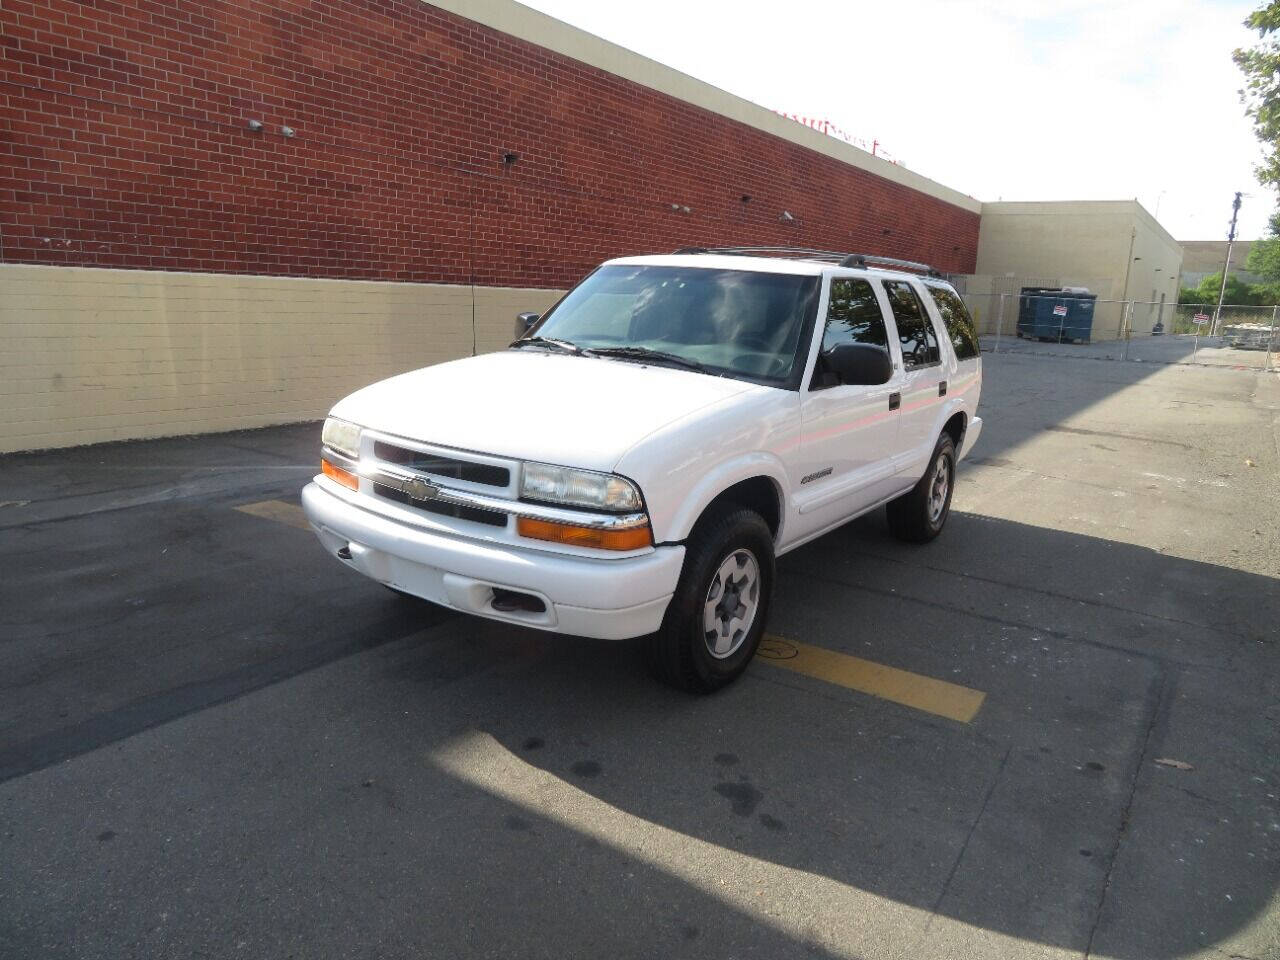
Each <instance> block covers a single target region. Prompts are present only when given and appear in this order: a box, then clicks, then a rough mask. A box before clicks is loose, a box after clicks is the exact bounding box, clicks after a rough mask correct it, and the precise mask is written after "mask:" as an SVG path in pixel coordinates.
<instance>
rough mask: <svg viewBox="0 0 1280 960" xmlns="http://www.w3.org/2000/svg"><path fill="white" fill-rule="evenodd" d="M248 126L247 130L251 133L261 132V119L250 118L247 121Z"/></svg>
mask: <svg viewBox="0 0 1280 960" xmlns="http://www.w3.org/2000/svg"><path fill="white" fill-rule="evenodd" d="M248 127H249V131H250V132H251V133H261V132H262V121H261V120H252V119H251V120H250V121H249V123H248Z"/></svg>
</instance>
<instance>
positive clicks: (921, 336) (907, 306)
mask: <svg viewBox="0 0 1280 960" xmlns="http://www.w3.org/2000/svg"><path fill="white" fill-rule="evenodd" d="M884 289H885V291H886V292H887V293H888V294H889V306H890V307H891V308H892V309H893V319H894V320H895V321H897V324H898V339H899V340H900V341H902V365H903V366H904V367H906V368H907V369H910V368H911V367H926V366H928V365H929V364H931V363H938V362H940V361H941V359H942V357H941V354H940V353H939V352H938V337H937V334H935V333H934V332H933V324H932V323H930V322H929V318H928V316H927V315H926V314H925V312H924V305H923V304H921V303H920V298H919V297H917V296H916V292H915V290H913V289H912V288H911V284H909V283H905V282H903V281H901V280H885V281H884Z"/></svg>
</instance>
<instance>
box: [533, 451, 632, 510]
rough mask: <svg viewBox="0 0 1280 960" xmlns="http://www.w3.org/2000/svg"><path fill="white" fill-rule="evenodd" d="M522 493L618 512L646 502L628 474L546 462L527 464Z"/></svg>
mask: <svg viewBox="0 0 1280 960" xmlns="http://www.w3.org/2000/svg"><path fill="white" fill-rule="evenodd" d="M520 496H522V497H527V498H528V499H530V500H545V501H548V502H550V503H563V504H565V505H566V506H571V507H589V508H592V509H595V510H611V511H614V512H616V513H626V512H628V511H631V510H639V509H640V508H641V506H642V505H643V504H642V501H641V500H640V491H639V490H637V489H636V485H635V484H634V483H632V482H631V481H630V480H627V479H626V478H625V477H619V476H617V475H616V474H612V473H596V472H595V471H594V470H573V469H571V468H569V467H553V466H551V465H550V464H546V463H526V464H525V465H524V470H523V471H522V473H521V475H520Z"/></svg>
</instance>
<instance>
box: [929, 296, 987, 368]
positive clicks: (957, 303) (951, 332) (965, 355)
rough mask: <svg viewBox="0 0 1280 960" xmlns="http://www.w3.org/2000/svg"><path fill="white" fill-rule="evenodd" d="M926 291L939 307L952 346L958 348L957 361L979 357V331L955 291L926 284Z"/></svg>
mask: <svg viewBox="0 0 1280 960" xmlns="http://www.w3.org/2000/svg"><path fill="white" fill-rule="evenodd" d="M925 289H926V290H928V291H929V296H931V297H933V302H934V303H936V304H937V305H938V313H939V314H940V315H941V316H942V323H943V325H944V326H945V327H946V328H947V336H949V337H950V338H951V345H952V346H953V347H955V348H956V359H957V360H971V359H973V358H974V357H976V356H977V355H978V331H977V329H976V328H975V327H974V325H973V318H972V317H971V316H969V311H968V310H967V309H966V308H965V305H964V301H963V300H961V299H960V297H959V296H957V294H956V292H955V291H954V290H949V289H947V288H946V287H935V286H933V285H932V284H926V285H925Z"/></svg>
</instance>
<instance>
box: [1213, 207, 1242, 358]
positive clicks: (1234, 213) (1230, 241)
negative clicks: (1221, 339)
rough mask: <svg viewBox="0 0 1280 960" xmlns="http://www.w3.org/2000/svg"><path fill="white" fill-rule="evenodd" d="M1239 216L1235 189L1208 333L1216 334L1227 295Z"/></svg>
mask: <svg viewBox="0 0 1280 960" xmlns="http://www.w3.org/2000/svg"><path fill="white" fill-rule="evenodd" d="M1238 216H1240V191H1239V190H1237V191H1236V198H1235V199H1234V200H1233V201H1231V232H1230V233H1228V234H1227V260H1226V262H1225V263H1224V264H1223V265H1222V287H1221V289H1219V290H1218V308H1217V309H1216V310H1214V311H1213V326H1212V327H1211V328H1210V335H1211V336H1217V334H1218V324H1219V321H1220V320H1221V319H1222V301H1223V299H1224V298H1225V297H1226V295H1227V271H1228V270H1230V269H1231V247H1232V246H1233V245H1234V244H1235V242H1236V218H1237V217H1238Z"/></svg>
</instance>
